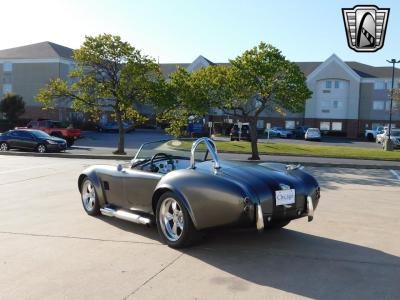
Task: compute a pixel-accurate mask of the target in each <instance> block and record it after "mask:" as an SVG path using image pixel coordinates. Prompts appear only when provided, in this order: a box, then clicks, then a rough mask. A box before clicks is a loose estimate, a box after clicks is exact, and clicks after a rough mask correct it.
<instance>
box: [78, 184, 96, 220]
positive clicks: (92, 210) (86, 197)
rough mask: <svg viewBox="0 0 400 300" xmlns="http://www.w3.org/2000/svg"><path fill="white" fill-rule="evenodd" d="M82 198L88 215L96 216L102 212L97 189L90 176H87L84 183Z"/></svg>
mask: <svg viewBox="0 0 400 300" xmlns="http://www.w3.org/2000/svg"><path fill="white" fill-rule="evenodd" d="M81 198H82V204H83V208H84V209H85V211H86V213H87V214H88V215H91V216H96V215H98V214H99V213H100V205H99V200H98V197H97V194H96V190H95V188H94V185H93V183H92V182H91V181H90V179H89V178H86V179H85V180H84V181H83V183H82V187H81Z"/></svg>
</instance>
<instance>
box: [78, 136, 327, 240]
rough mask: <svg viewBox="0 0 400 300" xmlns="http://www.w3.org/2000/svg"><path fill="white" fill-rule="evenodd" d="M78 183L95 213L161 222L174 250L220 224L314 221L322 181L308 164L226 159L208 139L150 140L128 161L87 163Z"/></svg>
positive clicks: (272, 225) (270, 224)
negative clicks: (111, 163)
mask: <svg viewBox="0 0 400 300" xmlns="http://www.w3.org/2000/svg"><path fill="white" fill-rule="evenodd" d="M78 187H79V190H80V192H81V195H82V203H83V207H84V209H85V210H86V212H87V213H88V214H89V215H96V214H99V213H102V214H103V215H106V216H110V217H117V218H120V219H124V220H127V221H132V222H135V223H140V224H145V225H149V224H151V223H156V224H157V227H158V231H159V233H160V235H161V238H162V239H163V240H164V241H165V242H166V243H167V244H168V245H169V246H172V247H183V246H186V245H188V244H190V243H191V242H193V241H194V240H195V238H196V236H197V233H198V232H199V231H201V230H203V229H206V228H211V227H216V226H226V225H240V226H255V227H256V228H257V229H258V230H263V229H264V227H266V228H268V227H270V228H276V227H283V226H285V225H287V224H288V223H289V222H290V221H291V220H293V219H297V218H300V217H308V220H309V221H311V220H312V218H313V213H314V210H315V208H316V207H317V205H318V201H319V198H320V188H319V185H318V182H317V181H316V180H315V178H314V177H313V176H311V175H309V174H308V173H306V172H304V171H303V170H302V168H301V167H300V166H292V165H283V164H276V163H259V164H255V163H245V162H243V163H242V162H232V161H220V160H219V158H218V155H217V149H216V146H215V144H214V142H213V141H212V140H210V139H208V138H200V139H198V140H196V141H194V142H193V141H187V140H168V141H159V142H151V143H147V144H144V145H142V147H141V148H140V149H139V151H138V153H137V154H136V156H135V158H134V159H133V160H132V161H131V162H130V164H129V165H127V166H122V165H118V166H117V167H114V166H106V165H104V166H103V165H96V166H92V167H89V168H87V169H86V170H84V171H83V172H82V174H81V175H80V176H79V179H78Z"/></svg>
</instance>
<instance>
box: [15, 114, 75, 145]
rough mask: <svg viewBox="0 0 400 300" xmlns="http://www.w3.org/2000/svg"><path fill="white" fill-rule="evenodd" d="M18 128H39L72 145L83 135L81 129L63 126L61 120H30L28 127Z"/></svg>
mask: <svg viewBox="0 0 400 300" xmlns="http://www.w3.org/2000/svg"><path fill="white" fill-rule="evenodd" d="M16 129H38V130H42V131H44V132H46V133H47V134H49V135H52V136H56V137H59V138H63V139H65V140H66V141H67V145H68V146H72V145H73V144H74V142H75V140H76V139H78V138H80V137H81V130H80V129H75V128H69V127H65V126H63V124H62V123H61V122H59V121H53V120H47V119H39V120H36V121H30V122H29V123H28V125H26V127H17V128H16Z"/></svg>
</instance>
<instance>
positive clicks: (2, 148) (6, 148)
mask: <svg viewBox="0 0 400 300" xmlns="http://www.w3.org/2000/svg"><path fill="white" fill-rule="evenodd" d="M7 150H8V145H7V144H6V143H1V145H0V151H7Z"/></svg>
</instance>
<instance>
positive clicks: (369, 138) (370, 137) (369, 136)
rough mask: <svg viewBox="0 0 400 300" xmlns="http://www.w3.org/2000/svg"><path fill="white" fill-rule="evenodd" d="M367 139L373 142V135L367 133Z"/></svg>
mask: <svg viewBox="0 0 400 300" xmlns="http://www.w3.org/2000/svg"><path fill="white" fill-rule="evenodd" d="M367 140H368V141H370V142H373V141H374V135H373V134H371V133H368V135H367Z"/></svg>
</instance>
